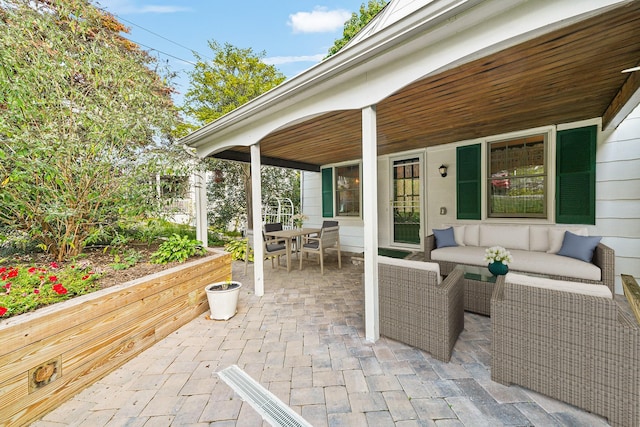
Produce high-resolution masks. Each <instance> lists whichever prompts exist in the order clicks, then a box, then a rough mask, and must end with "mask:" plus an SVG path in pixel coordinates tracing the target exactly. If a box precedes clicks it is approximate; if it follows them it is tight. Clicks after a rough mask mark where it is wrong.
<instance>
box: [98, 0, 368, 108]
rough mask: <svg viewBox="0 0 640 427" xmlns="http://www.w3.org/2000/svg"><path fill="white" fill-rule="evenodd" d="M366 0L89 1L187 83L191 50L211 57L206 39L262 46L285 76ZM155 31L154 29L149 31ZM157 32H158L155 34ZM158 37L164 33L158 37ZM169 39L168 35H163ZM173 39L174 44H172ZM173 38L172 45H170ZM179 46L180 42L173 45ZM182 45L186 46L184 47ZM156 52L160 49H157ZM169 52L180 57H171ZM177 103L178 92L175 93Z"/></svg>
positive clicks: (315, 55) (318, 52) (336, 33)
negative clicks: (106, 13) (103, 10)
mask: <svg viewBox="0 0 640 427" xmlns="http://www.w3.org/2000/svg"><path fill="white" fill-rule="evenodd" d="M365 2H366V0H313V1H307V0H275V1H270V2H268V1H256V0H236V1H223V0H190V1H184V0H94V1H93V3H94V4H96V5H97V6H99V7H101V8H104V9H106V10H108V11H109V12H111V13H113V14H114V15H116V16H117V17H118V18H119V19H120V21H121V22H122V23H123V24H125V25H126V26H128V27H129V28H130V29H131V32H130V34H129V35H128V36H127V37H129V38H130V39H131V40H132V41H134V42H136V43H139V44H141V45H144V46H143V48H144V49H146V50H150V49H149V48H153V49H155V51H154V50H152V51H151V53H152V54H154V55H158V56H159V58H160V59H162V60H165V61H168V65H169V67H170V68H171V69H172V70H173V71H175V72H177V73H179V76H178V78H177V79H176V81H175V85H176V88H177V90H178V91H179V92H181V93H184V92H185V91H186V90H187V87H188V81H189V80H188V77H187V72H188V71H189V70H191V68H192V66H191V65H190V64H189V63H187V62H184V61H191V62H193V61H195V60H194V57H193V55H192V53H191V51H193V50H195V51H197V52H198V53H200V54H201V55H202V56H203V57H207V56H208V57H211V56H212V55H211V51H210V49H209V48H208V45H207V42H208V41H209V40H215V41H217V42H219V43H221V44H223V43H231V44H232V45H234V46H237V47H239V48H251V49H253V50H254V51H255V52H262V51H264V52H265V54H266V61H265V62H268V63H271V64H274V65H275V66H276V67H277V68H278V69H279V70H280V71H281V72H283V73H284V74H285V75H286V76H287V77H288V78H290V77H293V76H294V75H296V74H298V73H300V72H301V71H303V70H305V69H307V68H309V67H311V66H312V65H314V64H315V63H317V62H319V61H320V60H321V59H322V58H323V57H324V56H325V55H326V54H327V51H328V49H329V47H331V46H332V45H333V42H334V40H335V39H337V38H339V37H341V36H342V28H343V25H344V21H346V20H347V19H349V17H350V16H351V13H352V12H357V11H358V10H359V8H360V5H361V4H362V3H365ZM152 33H155V34H152ZM159 36H161V37H159ZM163 37H164V38H163ZM166 39H169V40H170V41H169V40H166ZM172 42H175V43H172ZM176 43H177V44H176ZM179 45H182V46H184V47H182V46H179ZM185 47H186V49H185ZM157 51H162V52H164V54H163V53H159V52H157ZM166 54H169V55H172V56H174V57H177V58H180V59H176V58H173V57H171V56H168V55H166ZM175 100H176V102H177V103H178V104H180V103H181V102H182V95H181V94H178V95H177V96H176V97H175Z"/></svg>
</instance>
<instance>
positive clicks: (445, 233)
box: [433, 227, 458, 248]
mask: <svg viewBox="0 0 640 427" xmlns="http://www.w3.org/2000/svg"><path fill="white" fill-rule="evenodd" d="M433 235H434V236H435V238H436V248H446V247H449V246H458V244H457V243H456V239H455V237H454V234H453V227H449V228H445V229H442V230H439V229H437V228H434V229H433Z"/></svg>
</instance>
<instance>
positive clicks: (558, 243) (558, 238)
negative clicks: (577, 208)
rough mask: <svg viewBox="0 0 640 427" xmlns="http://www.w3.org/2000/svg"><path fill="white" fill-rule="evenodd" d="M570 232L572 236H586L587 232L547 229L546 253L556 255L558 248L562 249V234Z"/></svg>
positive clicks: (573, 229) (576, 228) (577, 228)
mask: <svg viewBox="0 0 640 427" xmlns="http://www.w3.org/2000/svg"><path fill="white" fill-rule="evenodd" d="M565 231H571V232H572V233H573V234H577V235H578V236H588V235H589V232H588V230H587V229H586V228H579V227H573V228H566V227H563V228H556V227H549V249H548V250H547V253H549V254H557V253H558V251H559V250H560V248H561V247H562V242H563V241H564V232H565Z"/></svg>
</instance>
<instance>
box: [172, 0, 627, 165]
mask: <svg viewBox="0 0 640 427" xmlns="http://www.w3.org/2000/svg"><path fill="white" fill-rule="evenodd" d="M630 1H632V0H624V1H620V0H618V1H614V0H599V1H584V2H583V1H581V2H575V1H572V0H563V1H558V0H536V1H535V2H527V1H525V0H519V1H510V2H507V3H505V2H504V1H501V0H484V1H483V0H468V1H463V0H459V1H452V0H441V1H434V2H430V3H429V4H428V5H426V6H425V7H424V8H422V9H420V10H418V11H416V12H415V13H413V14H411V15H409V16H406V17H405V18H403V19H401V20H399V21H398V22H396V23H394V24H393V25H391V26H390V27H388V28H385V29H384V30H381V31H379V32H378V33H375V34H373V35H372V36H371V37H369V38H367V39H364V40H362V41H361V42H360V43H358V44H355V45H353V46H349V48H347V49H344V50H343V51H341V52H339V53H337V54H336V55H334V56H332V57H330V58H328V59H327V60H325V61H323V62H321V63H319V64H317V65H316V66H314V67H312V68H310V69H309V70H307V71H305V72H303V73H301V74H299V75H298V76H296V77H294V78H292V79H291V80H289V81H286V82H284V83H282V84H281V85H279V86H277V87H276V88H274V89H272V90H271V91H269V92H267V93H265V94H263V95H261V96H260V97H258V98H255V99H254V100H252V101H250V102H248V103H247V104H245V105H243V106H241V107H239V108H238V109H236V110H234V111H232V112H230V113H228V114H227V115H225V116H223V117H221V118H219V119H218V120H216V121H214V122H212V123H210V124H208V125H206V126H205V127H203V128H201V129H199V130H197V131H195V132H193V133H192V134H190V135H187V136H186V137H184V138H182V140H181V142H183V143H185V144H187V145H190V146H192V147H195V148H196V149H197V151H198V155H199V156H200V157H204V156H207V155H210V154H212V153H215V152H218V151H222V150H224V149H226V148H228V147H232V146H238V145H243V146H249V145H251V144H254V143H256V142H257V141H259V140H260V139H261V138H262V137H264V136H265V135H267V134H269V133H270V132H273V131H274V130H277V129H278V128H281V127H284V126H288V125H290V124H292V123H294V122H296V121H301V120H305V119H307V118H309V117H313V116H315V115H319V114H322V113H324V112H327V111H335V110H345V109H360V108H362V107H364V106H366V105H372V104H375V103H376V102H379V101H380V100H381V99H384V98H385V97H387V96H389V95H390V94H392V93H394V92H395V91H397V90H398V89H400V88H402V87H404V86H406V85H407V84H409V83H411V82H413V81H415V80H417V79H419V78H422V77H424V76H427V75H429V74H432V73H436V72H441V71H443V70H446V69H449V68H453V67H455V66H457V65H460V64H462V63H465V62H469V61H471V60H474V59H477V58H480V57H482V56H486V55H488V54H490V53H493V52H496V51H499V50H501V49H504V48H505V47H507V46H512V45H515V44H517V43H520V42H522V41H525V40H527V39H531V38H533V37H535V36H538V35H540V34H543V33H546V32H549V31H553V30H554V29H557V28H560V27H563V26H566V25H569V24H571V23H573V22H577V21H579V20H582V19H585V18H586V17H589V16H592V15H595V14H597V13H601V10H600V9H602V8H607V7H611V6H615V5H618V4H621V3H628V2H630ZM471 8H473V9H472V10H469V9H471ZM507 8H508V9H507Z"/></svg>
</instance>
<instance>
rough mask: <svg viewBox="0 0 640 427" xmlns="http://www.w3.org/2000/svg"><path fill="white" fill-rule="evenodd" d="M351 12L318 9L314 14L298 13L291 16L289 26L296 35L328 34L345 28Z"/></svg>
mask: <svg viewBox="0 0 640 427" xmlns="http://www.w3.org/2000/svg"><path fill="white" fill-rule="evenodd" d="M350 17H351V12H349V11H348V10H344V9H336V10H328V9H327V8H326V7H316V8H315V9H313V11H312V12H297V13H294V14H292V15H289V22H287V25H289V26H290V27H291V28H293V32H294V33H328V32H331V31H335V30H337V29H339V28H342V27H343V26H344V23H345V21H346V20H347V19H349V18H350Z"/></svg>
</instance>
